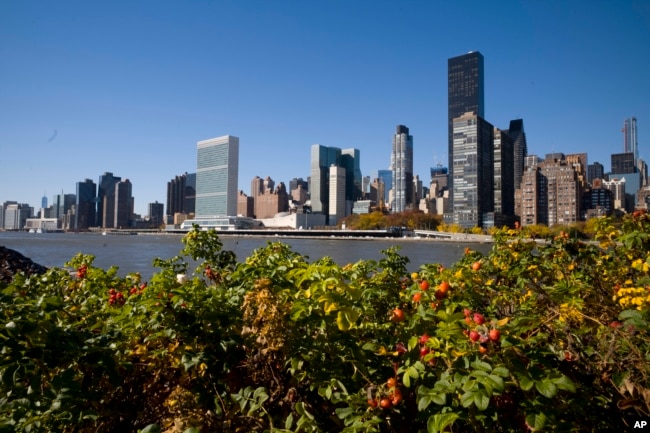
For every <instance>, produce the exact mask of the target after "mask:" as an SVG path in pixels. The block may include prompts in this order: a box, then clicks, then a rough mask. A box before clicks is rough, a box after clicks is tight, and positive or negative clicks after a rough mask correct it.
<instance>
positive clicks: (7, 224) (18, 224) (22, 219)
mask: <svg viewBox="0 0 650 433" xmlns="http://www.w3.org/2000/svg"><path fill="white" fill-rule="evenodd" d="M0 210H1V211H2V224H3V225H2V228H4V229H5V230H22V229H23V228H24V227H25V223H26V222H27V219H28V218H31V217H32V215H33V214H34V208H32V207H31V206H29V205H28V204H27V203H17V202H15V201H6V202H4V203H3V205H2V206H1V207H0Z"/></svg>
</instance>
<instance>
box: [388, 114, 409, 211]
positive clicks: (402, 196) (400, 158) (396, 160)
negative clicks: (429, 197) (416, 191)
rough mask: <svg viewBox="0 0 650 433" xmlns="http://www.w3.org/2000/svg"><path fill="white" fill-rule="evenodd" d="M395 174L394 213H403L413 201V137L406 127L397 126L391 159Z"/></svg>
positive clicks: (393, 186) (393, 181)
mask: <svg viewBox="0 0 650 433" xmlns="http://www.w3.org/2000/svg"><path fill="white" fill-rule="evenodd" d="M390 169H391V170H392V172H393V180H392V183H393V185H392V188H393V206H392V211H393V212H403V211H405V210H406V209H407V208H408V207H409V206H412V205H413V203H412V200H413V136H412V135H409V129H408V128H407V127H406V126H404V125H397V128H396V132H395V135H393V152H392V154H391V158H390Z"/></svg>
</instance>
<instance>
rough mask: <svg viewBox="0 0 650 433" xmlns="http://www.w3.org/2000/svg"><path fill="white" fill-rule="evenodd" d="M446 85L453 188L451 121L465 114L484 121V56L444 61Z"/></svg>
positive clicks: (459, 57) (470, 56)
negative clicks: (472, 114)
mask: <svg viewBox="0 0 650 433" xmlns="http://www.w3.org/2000/svg"><path fill="white" fill-rule="evenodd" d="M447 85H448V96H447V97H448V101H447V107H448V113H449V115H448V130H449V142H448V150H447V152H448V153H447V156H448V159H449V176H450V178H449V183H450V184H451V185H453V176H454V169H453V162H454V136H453V121H454V119H455V118H456V117H459V116H462V115H463V114H465V113H474V114H476V115H478V116H479V117H481V118H485V112H484V105H485V104H484V85H483V55H482V54H481V53H480V52H478V51H470V52H469V53H467V54H463V55H461V56H458V57H453V58H451V59H449V60H448V61H447ZM450 193H451V194H450V201H451V203H452V204H453V189H452V190H451V191H450Z"/></svg>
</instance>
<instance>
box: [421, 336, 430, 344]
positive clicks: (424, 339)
mask: <svg viewBox="0 0 650 433" xmlns="http://www.w3.org/2000/svg"><path fill="white" fill-rule="evenodd" d="M427 341H429V336H428V335H427V334H423V335H421V336H420V339H419V342H420V344H426V342H427Z"/></svg>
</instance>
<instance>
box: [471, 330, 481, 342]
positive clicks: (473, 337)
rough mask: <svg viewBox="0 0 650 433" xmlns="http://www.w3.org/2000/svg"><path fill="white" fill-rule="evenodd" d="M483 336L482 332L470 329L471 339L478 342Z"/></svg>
mask: <svg viewBox="0 0 650 433" xmlns="http://www.w3.org/2000/svg"><path fill="white" fill-rule="evenodd" d="M479 338H481V334H479V333H478V332H476V331H469V339H470V340H472V341H473V342H477V341H478V340H479Z"/></svg>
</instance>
